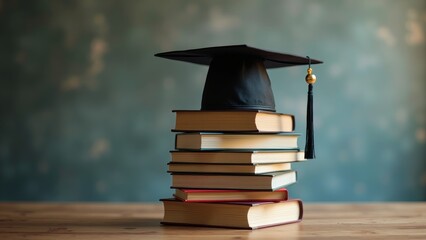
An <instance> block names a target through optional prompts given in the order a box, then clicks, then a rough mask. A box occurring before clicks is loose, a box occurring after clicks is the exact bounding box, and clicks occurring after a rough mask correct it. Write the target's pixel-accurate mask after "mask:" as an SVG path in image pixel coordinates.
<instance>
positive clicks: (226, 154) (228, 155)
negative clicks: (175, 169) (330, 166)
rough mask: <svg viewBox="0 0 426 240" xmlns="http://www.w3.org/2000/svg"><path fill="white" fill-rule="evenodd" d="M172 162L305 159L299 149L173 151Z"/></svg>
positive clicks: (213, 162) (241, 162) (239, 161)
mask: <svg viewBox="0 0 426 240" xmlns="http://www.w3.org/2000/svg"><path fill="white" fill-rule="evenodd" d="M170 154H171V162H172V163H210V164H215V163H218V164H264V163H285V162H298V161H305V160H306V159H305V153H304V152H301V151H298V150H278V151H253V150H247V151H171V152H170Z"/></svg>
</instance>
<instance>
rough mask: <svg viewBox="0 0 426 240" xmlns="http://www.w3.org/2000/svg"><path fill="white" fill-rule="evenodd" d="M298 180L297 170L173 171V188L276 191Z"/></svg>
mask: <svg viewBox="0 0 426 240" xmlns="http://www.w3.org/2000/svg"><path fill="white" fill-rule="evenodd" d="M295 182H296V172H295V171H293V170H290V171H284V172H273V173H264V174H258V175H247V174H211V173H209V174H201V173H199V174H194V173H172V188H189V189H194V188H195V189H241V190H265V191H274V190H277V189H279V188H283V187H285V186H288V185H290V184H293V183H295Z"/></svg>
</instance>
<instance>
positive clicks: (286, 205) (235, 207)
mask: <svg viewBox="0 0 426 240" xmlns="http://www.w3.org/2000/svg"><path fill="white" fill-rule="evenodd" d="M162 201H163V204H164V218H163V222H162V223H163V224H180V225H197V226H211V227H227V228H244V229H256V228H264V227H270V226H276V225H281V224H288V223H293V222H298V221H300V220H301V219H302V215H303V206H302V201H300V200H297V199H294V200H285V201H280V202H269V201H260V202H254V201H246V202H183V201H179V200H177V199H163V200H162Z"/></svg>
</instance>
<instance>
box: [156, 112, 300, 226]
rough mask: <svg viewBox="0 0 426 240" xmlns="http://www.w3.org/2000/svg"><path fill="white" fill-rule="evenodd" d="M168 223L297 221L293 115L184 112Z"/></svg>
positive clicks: (167, 204)
mask: <svg viewBox="0 0 426 240" xmlns="http://www.w3.org/2000/svg"><path fill="white" fill-rule="evenodd" d="M174 112H175V113H176V125H175V128H174V129H173V131H175V132H177V134H176V138H175V149H174V150H173V151H171V161H170V162H169V164H168V172H169V173H171V175H172V184H171V185H172V188H174V189H175V193H174V196H173V198H170V199H163V200H162V202H163V204H164V210H165V213H164V219H163V222H162V223H164V224H183V225H201V226H215V227H230V228H247V229H255V228H262V227H268V226H274V225H280V224H287V223H292V222H297V221H299V220H301V218H302V212H303V207H302V201H301V200H297V199H292V200H289V198H288V191H287V190H286V188H285V187H286V186H288V185H290V184H293V183H295V182H296V172H295V171H293V170H292V169H291V164H292V163H293V162H297V161H303V160H304V153H303V152H301V151H299V148H298V144H297V139H298V137H299V135H298V134H296V133H295V132H294V126H295V121H294V116H293V115H290V114H281V113H276V112H266V111H243V110H227V111H226V110H220V111H211V110H179V111H174Z"/></svg>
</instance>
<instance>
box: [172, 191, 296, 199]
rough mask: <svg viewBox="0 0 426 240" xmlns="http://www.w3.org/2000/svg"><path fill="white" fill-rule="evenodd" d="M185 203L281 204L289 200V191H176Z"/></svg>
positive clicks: (176, 195) (175, 194) (176, 194)
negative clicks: (262, 202) (265, 202)
mask: <svg viewBox="0 0 426 240" xmlns="http://www.w3.org/2000/svg"><path fill="white" fill-rule="evenodd" d="M173 195H174V196H175V197H176V198H177V199H179V200H181V201H184V202H239V201H268V202H279V201H284V200H287V199H288V191H287V189H285V188H281V189H278V190H275V191H254V190H209V189H179V188H178V189H175V193H174V194H173Z"/></svg>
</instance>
